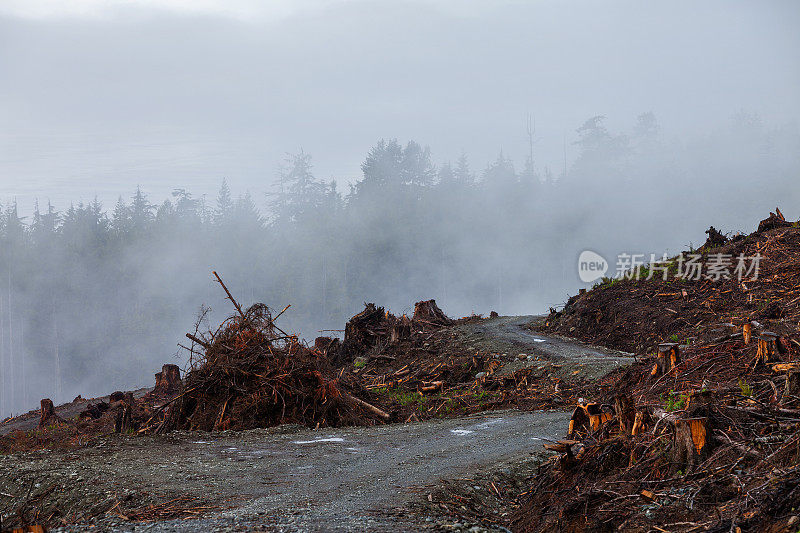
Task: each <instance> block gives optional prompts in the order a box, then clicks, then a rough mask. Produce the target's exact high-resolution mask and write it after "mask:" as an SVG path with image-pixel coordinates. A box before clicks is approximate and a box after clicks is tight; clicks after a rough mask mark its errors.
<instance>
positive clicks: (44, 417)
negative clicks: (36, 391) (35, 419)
mask: <svg viewBox="0 0 800 533" xmlns="http://www.w3.org/2000/svg"><path fill="white" fill-rule="evenodd" d="M40 405H41V409H40V415H39V427H40V428H43V427H46V426H48V425H50V424H54V423H58V422H61V418H59V416H58V415H57V414H56V409H55V407H54V406H53V400H51V399H50V398H43V399H42V401H41V403H40Z"/></svg>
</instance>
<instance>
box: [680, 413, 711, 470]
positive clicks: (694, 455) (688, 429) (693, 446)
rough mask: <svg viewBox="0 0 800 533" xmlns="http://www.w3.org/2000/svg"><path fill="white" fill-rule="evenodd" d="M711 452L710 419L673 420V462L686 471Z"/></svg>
mask: <svg viewBox="0 0 800 533" xmlns="http://www.w3.org/2000/svg"><path fill="white" fill-rule="evenodd" d="M710 452H711V421H710V419H709V418H708V417H697V418H684V419H680V420H676V421H675V435H674V438H673V453H674V458H673V462H674V463H675V464H676V465H677V466H682V467H684V468H682V470H683V471H684V473H688V472H689V471H690V470H691V469H693V468H694V467H695V466H697V465H699V464H700V463H702V462H703V461H704V460H705V459H706V458H707V457H708V456H709V454H710Z"/></svg>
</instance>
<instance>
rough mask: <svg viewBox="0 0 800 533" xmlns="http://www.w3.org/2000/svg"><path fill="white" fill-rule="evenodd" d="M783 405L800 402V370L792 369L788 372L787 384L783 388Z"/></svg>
mask: <svg viewBox="0 0 800 533" xmlns="http://www.w3.org/2000/svg"><path fill="white" fill-rule="evenodd" d="M781 403H782V404H783V405H795V404H797V403H800V370H798V369H792V370H789V371H788V372H787V373H786V385H785V387H784V389H783V400H782V402H781Z"/></svg>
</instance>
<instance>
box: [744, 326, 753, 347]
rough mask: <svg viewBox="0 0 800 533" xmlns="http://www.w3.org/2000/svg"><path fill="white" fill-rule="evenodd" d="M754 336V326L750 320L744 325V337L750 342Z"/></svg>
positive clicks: (745, 341)
mask: <svg viewBox="0 0 800 533" xmlns="http://www.w3.org/2000/svg"><path fill="white" fill-rule="evenodd" d="M752 337H753V326H752V325H751V324H750V323H749V322H748V323H747V324H745V325H744V326H742V338H743V339H744V343H745V344H746V345H747V344H750V339H751V338H752Z"/></svg>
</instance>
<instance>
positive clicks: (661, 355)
mask: <svg viewBox="0 0 800 533" xmlns="http://www.w3.org/2000/svg"><path fill="white" fill-rule="evenodd" d="M680 362H681V352H680V349H679V348H678V344H677V343H674V342H662V343H661V344H659V345H658V354H657V355H656V363H655V365H653V370H651V371H650V375H651V376H663V375H664V374H666V373H667V372H669V371H670V370H672V369H673V368H675V367H676V366H677V365H678V364H679V363H680Z"/></svg>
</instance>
